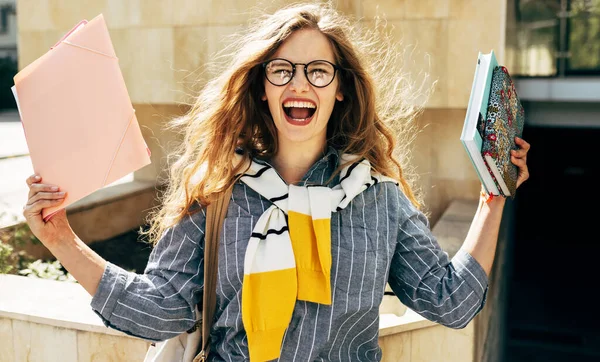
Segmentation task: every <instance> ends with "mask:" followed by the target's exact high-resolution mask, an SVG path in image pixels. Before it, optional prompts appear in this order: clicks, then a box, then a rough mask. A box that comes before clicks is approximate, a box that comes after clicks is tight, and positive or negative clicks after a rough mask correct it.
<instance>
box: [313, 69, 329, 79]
mask: <svg viewBox="0 0 600 362" xmlns="http://www.w3.org/2000/svg"><path fill="white" fill-rule="evenodd" d="M310 74H312V75H314V76H317V77H322V76H324V75H327V74H328V72H327V70H326V69H311V71H310Z"/></svg>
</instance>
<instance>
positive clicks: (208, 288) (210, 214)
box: [194, 186, 233, 362]
mask: <svg viewBox="0 0 600 362" xmlns="http://www.w3.org/2000/svg"><path fill="white" fill-rule="evenodd" d="M232 191H233V186H231V187H229V188H228V189H227V190H226V191H225V192H224V193H223V194H222V195H221V196H220V197H219V198H218V199H217V200H215V201H214V202H212V203H211V204H210V205H208V207H207V209H206V226H205V230H204V293H203V294H204V295H203V297H202V349H201V350H200V353H199V354H198V355H197V356H196V358H194V362H196V361H205V360H206V358H207V357H208V353H209V350H210V344H209V337H210V330H211V327H212V321H213V318H214V315H215V308H216V304H217V303H216V302H217V268H218V262H219V239H220V237H221V230H222V229H223V220H224V219H225V215H226V214H227V208H228V207H229V200H230V199H231V192H232Z"/></svg>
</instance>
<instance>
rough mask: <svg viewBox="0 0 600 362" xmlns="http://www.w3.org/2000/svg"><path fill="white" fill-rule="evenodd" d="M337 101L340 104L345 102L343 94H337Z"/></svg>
mask: <svg viewBox="0 0 600 362" xmlns="http://www.w3.org/2000/svg"><path fill="white" fill-rule="evenodd" d="M335 99H337V100H338V101H340V102H341V101H343V100H344V95H343V94H342V92H337V94H336V95H335Z"/></svg>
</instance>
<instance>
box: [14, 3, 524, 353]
mask: <svg viewBox="0 0 600 362" xmlns="http://www.w3.org/2000/svg"><path fill="white" fill-rule="evenodd" d="M354 40H357V38H356V37H355V35H354V34H353V29H352V28H351V27H350V23H349V22H348V21H347V20H346V19H344V18H342V17H341V16H340V15H338V14H337V13H336V12H335V11H333V10H332V9H330V8H328V7H325V6H320V5H305V6H295V7H290V8H285V9H282V10H280V11H278V12H276V13H275V14H273V15H270V16H267V17H265V18H263V19H260V21H258V22H256V24H254V26H253V27H251V29H250V31H247V32H246V33H245V35H244V37H243V38H241V39H240V41H239V43H236V44H237V45H236V46H234V47H232V48H231V49H233V50H234V54H233V58H231V59H232V60H231V62H230V63H229V64H228V67H226V69H224V70H223V71H222V72H221V73H220V74H218V76H217V77H216V78H215V80H214V81H212V82H210V83H209V84H208V85H207V86H206V88H205V90H204V91H203V92H202V94H201V95H200V97H198V100H197V103H196V104H195V105H194V107H193V108H192V109H191V111H190V112H189V114H188V115H187V116H186V117H184V118H183V119H180V120H178V123H177V125H179V126H182V127H184V129H185V142H184V143H183V144H182V146H181V149H180V150H178V154H179V156H180V157H179V159H178V160H177V162H176V163H175V164H174V165H173V166H172V168H171V174H170V175H171V177H170V180H169V181H170V182H169V188H168V190H167V193H166V195H165V197H164V199H163V204H162V207H161V209H160V211H159V212H157V213H156V214H155V215H154V218H153V219H152V228H151V230H150V233H149V234H150V235H151V236H152V237H153V240H154V241H156V244H155V248H154V249H153V251H152V254H151V256H150V259H149V262H148V266H147V268H146V270H145V271H144V273H143V274H134V273H131V272H127V271H125V270H123V269H121V268H119V267H117V266H116V265H114V264H112V263H110V262H107V261H105V260H103V259H102V258H101V257H100V256H98V255H97V254H95V253H94V252H93V251H91V250H90V248H88V247H87V246H86V245H85V244H84V243H83V242H82V241H81V240H79V238H78V237H77V236H76V235H75V234H74V233H73V231H72V230H71V228H70V226H69V223H68V221H67V218H66V214H65V212H64V210H63V211H62V212H60V213H59V214H57V215H56V216H54V217H53V218H52V219H51V220H50V221H49V222H47V223H44V222H43V221H42V218H41V210H42V208H44V207H48V206H51V205H58V204H60V202H61V201H62V197H63V196H64V195H62V194H61V193H60V192H58V191H57V189H52V186H51V185H46V184H44V183H43V180H41V179H40V178H39V177H37V178H36V177H34V176H32V177H30V178H29V179H28V180H27V183H28V185H29V186H30V189H31V191H30V195H29V196H30V198H29V201H28V203H27V205H26V207H25V211H24V214H25V216H26V218H27V221H28V223H29V225H30V226H31V230H32V231H33V232H34V233H35V235H36V236H37V237H38V238H39V239H40V240H42V242H43V243H44V244H45V245H46V246H47V247H48V248H49V249H50V250H51V251H52V253H53V254H54V255H55V256H56V257H57V258H58V259H59V260H60V261H61V262H62V263H63V265H64V266H65V267H66V269H67V270H69V272H71V273H72V274H73V276H74V277H75V278H76V279H77V280H78V281H79V282H80V283H81V285H82V286H83V287H84V288H85V289H86V290H87V291H88V292H89V293H90V294H91V295H92V296H93V300H92V303H91V307H92V308H93V310H94V311H95V312H96V313H97V314H98V315H99V316H100V317H101V318H102V319H103V320H104V322H105V324H106V325H107V326H110V327H112V328H115V329H119V330H121V331H124V332H125V333H128V334H131V335H135V336H139V337H142V338H146V339H149V340H154V341H158V340H165V339H168V338H171V337H174V336H176V335H178V334H180V333H182V332H184V331H186V330H188V329H189V328H190V327H191V326H192V325H193V324H194V321H195V315H194V306H195V305H196V304H197V303H198V302H199V301H200V300H201V293H202V290H203V245H204V238H203V235H204V231H203V229H204V222H205V212H204V209H203V207H202V206H204V205H206V204H208V203H210V202H211V200H213V199H214V198H215V197H217V196H216V195H218V194H219V193H220V192H222V191H223V190H225V189H226V188H228V187H230V186H232V187H233V194H232V197H231V200H230V204H229V209H228V213H227V217H226V219H225V222H224V226H223V234H222V240H221V244H220V247H219V269H218V270H219V274H218V282H217V310H216V316H215V320H214V326H213V329H212V333H211V344H212V352H211V356H210V359H211V360H214V361H223V360H224V361H243V360H248V359H251V360H252V361H266V360H273V359H277V358H279V359H281V360H282V361H314V360H320V361H376V360H379V359H380V358H381V353H380V352H381V350H380V348H379V347H378V328H379V323H378V320H379V319H378V318H379V313H378V308H379V304H380V303H381V300H382V298H383V295H384V289H385V287H386V284H387V283H389V285H390V286H391V288H392V289H393V290H394V292H395V294H396V295H397V296H398V298H400V300H401V301H402V303H404V304H405V305H407V306H408V307H410V308H411V309H413V310H415V311H416V312H417V313H419V314H421V315H423V316H424V317H425V318H427V319H430V320H432V321H435V322H438V323H441V324H443V325H446V326H448V327H451V328H463V327H465V326H466V325H467V324H468V323H469V321H471V320H472V319H473V317H474V316H475V315H476V314H477V313H478V312H479V311H480V310H481V308H482V307H483V305H484V303H485V296H486V292H487V288H488V279H487V277H488V274H489V272H490V270H491V268H492V262H493V260H494V252H495V249H496V242H497V237H498V231H499V225H500V221H501V214H502V209H503V206H504V199H503V198H494V199H493V200H492V201H490V202H485V201H481V202H480V204H479V208H478V210H477V213H476V215H475V218H474V220H473V223H472V225H471V229H470V230H469V233H468V236H467V239H466V240H465V242H464V244H463V246H462V247H461V249H460V250H459V251H458V252H457V254H456V255H455V256H454V257H453V258H452V259H451V260H450V259H449V257H448V254H447V253H445V252H444V251H443V250H442V249H441V248H440V246H439V244H438V243H437V241H436V239H435V238H434V237H433V235H432V234H431V231H430V229H429V227H428V221H427V218H426V217H425V216H424V214H423V213H422V212H421V211H419V203H418V201H417V198H416V197H415V195H414V194H413V192H412V191H411V186H410V183H409V181H408V180H407V178H406V177H405V175H404V174H403V169H402V168H401V167H400V164H399V162H398V161H396V159H395V158H394V157H393V154H394V151H395V147H396V143H395V137H394V133H393V132H392V131H391V129H390V128H389V127H388V125H387V121H397V122H401V121H403V119H393V117H388V118H386V115H387V116H390V115H391V116H393V115H394V114H396V115H398V114H400V113H398V112H396V113H394V112H390V111H389V107H390V105H393V104H394V103H393V102H392V103H390V102H387V101H384V100H382V99H377V98H376V96H381V97H383V96H385V95H384V94H382V93H377V92H376V90H377V89H378V88H377V84H376V83H375V80H377V77H375V76H374V74H375V73H373V72H376V71H377V69H376V68H374V67H370V64H368V63H366V62H367V59H368V57H367V56H368V54H365V53H364V51H365V49H362V48H360V47H359V46H355V44H354V43H353V41H354ZM373 55H375V56H376V57H381V55H382V54H373ZM380 60H381V59H380ZM378 69H379V70H381V69H382V68H378ZM382 74H383V73H382ZM394 75H395V74H388V76H389V77H393V76H394ZM385 81H386V82H389V83H390V84H394V79H392V78H386V79H385ZM392 88H397V87H392ZM396 90H397V89H396ZM390 94H391V97H394V96H397V95H398V93H388V96H390ZM394 102H397V103H398V104H400V103H401V102H402V99H401V98H397V99H395V100H394ZM382 107H383V108H382ZM386 107H387V108H386ZM384 108H385V109H384ZM517 144H518V145H519V146H520V147H521V149H520V150H519V151H515V152H514V153H513V159H512V161H513V163H514V164H515V165H517V166H518V167H519V181H518V184H519V185H520V184H521V183H522V182H523V181H525V180H526V179H527V178H528V171H527V165H526V156H527V151H528V149H529V145H528V144H527V143H526V142H525V141H523V140H520V139H518V140H517ZM195 206H200V207H195Z"/></svg>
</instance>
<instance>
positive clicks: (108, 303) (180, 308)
mask: <svg viewBox="0 0 600 362" xmlns="http://www.w3.org/2000/svg"><path fill="white" fill-rule="evenodd" d="M205 217H206V215H205V212H204V210H201V211H199V212H197V213H195V214H193V215H191V216H190V215H188V216H185V217H184V219H182V220H181V222H179V223H178V224H177V225H175V226H173V227H172V228H170V229H168V230H167V231H166V232H165V233H164V234H163V236H162V237H161V238H160V240H159V241H158V243H157V244H156V246H155V247H154V249H153V250H152V252H151V254H150V257H149V258H148V264H147V266H146V269H145V270H144V273H143V274H136V273H132V272H128V271H126V270H124V269H122V268H120V267H118V266H116V265H114V264H113V263H110V262H108V263H107V266H106V268H105V270H104V273H103V275H102V279H101V280H100V284H99V286H98V289H97V291H96V294H95V295H94V296H93V298H92V301H91V304H90V305H91V307H92V309H93V311H94V312H95V313H96V314H97V315H99V316H100V318H101V319H102V321H103V323H104V324H105V325H106V326H107V327H110V328H113V329H116V330H119V331H122V332H124V333H126V334H129V335H132V336H135V337H140V338H143V339H147V340H151V341H161V340H166V339H168V338H172V337H174V336H176V335H178V334H180V333H182V332H184V331H187V330H188V329H190V328H191V327H192V326H193V325H194V323H195V321H196V316H195V305H196V304H197V303H198V302H199V301H200V298H201V292H202V290H203V287H204V225H205Z"/></svg>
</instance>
